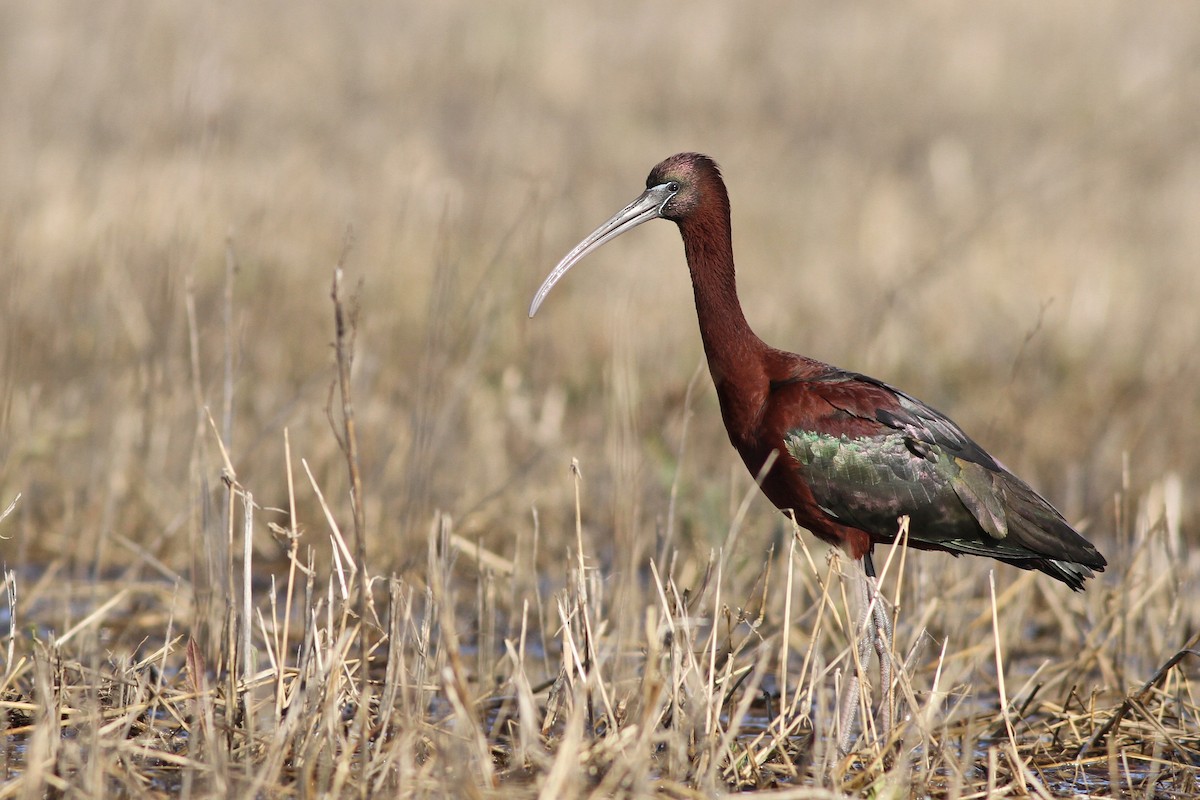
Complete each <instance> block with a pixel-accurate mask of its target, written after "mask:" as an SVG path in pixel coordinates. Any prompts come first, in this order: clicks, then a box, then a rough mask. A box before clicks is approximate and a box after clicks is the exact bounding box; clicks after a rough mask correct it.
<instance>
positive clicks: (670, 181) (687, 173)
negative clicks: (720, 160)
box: [529, 153, 729, 317]
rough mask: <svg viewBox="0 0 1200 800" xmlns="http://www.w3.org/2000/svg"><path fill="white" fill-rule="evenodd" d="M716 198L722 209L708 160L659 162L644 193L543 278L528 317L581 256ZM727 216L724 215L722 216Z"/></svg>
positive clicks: (687, 157) (679, 219) (680, 218)
mask: <svg viewBox="0 0 1200 800" xmlns="http://www.w3.org/2000/svg"><path fill="white" fill-rule="evenodd" d="M717 198H719V199H720V200H721V201H723V203H724V205H725V207H726V209H727V208H728V205H729V201H728V199H727V198H726V196H725V186H724V184H723V183H722V181H721V172H720V170H719V169H717V164H716V162H714V161H713V160H712V159H711V158H709V157H708V156H705V155H701V154H700V153H678V154H676V155H673V156H671V157H670V158H668V159H666V160H664V161H662V162H660V163H659V164H658V166H656V167H655V168H654V169H652V170H650V175H649V177H647V178H646V191H644V192H642V194H641V196H640V197H638V198H637V199H636V200H634V201H633V202H632V203H630V204H629V205H627V206H625V208H623V209H621V210H620V211H618V212H617V214H616V216H614V217H613V218H612V219H610V220H609V221H608V222H606V223H604V224H603V225H601V226H600V227H599V228H597V229H596V230H594V231H592V233H591V234H589V235H588V237H587V238H585V239H584V240H583V241H582V242H580V243H579V244H577V245H575V247H574V248H573V249H572V250H571V252H569V253H567V255H566V256H565V257H564V258H563V260H562V261H560V262H558V265H557V266H555V267H554V269H553V270H551V271H550V274H549V275H547V276H546V280H544V281H543V282H542V285H541V288H539V289H538V290H537V294H535V295H534V296H533V302H532V303H530V305H529V316H531V317H532V316H533V315H534V314H536V313H537V310H538V307H539V306H540V305H541V304H542V301H543V300H545V299H546V295H547V294H549V293H550V290H551V289H552V288H553V287H554V284H556V283H558V280H559V279H560V278H561V277H562V276H563V275H566V274H567V270H569V269H570V268H571V267H573V266H575V264H576V263H578V262H579V260H580V259H582V258H583V257H584V256H586V255H587V254H588V253H590V252H592V251H593V250H595V249H596V248H597V247H599V246H600V245H602V244H604V243H605V242H608V241H611V240H612V239H615V238H616V237H618V236H620V235H621V234H622V233H625V232H626V231H629V230H633V229H634V228H636V227H637V226H638V225H641V224H642V223H643V222H649V221H650V220H652V219H660V218H661V219H669V220H671V221H672V222H676V223H683V222H684V221H686V220H687V219H688V218H689V217H690V216H691V215H692V214H694V213H695V212H696V211H697V209H699V208H701V207H702V206H703V205H704V204H705V203H707V202H711V201H713V200H715V199H717ZM726 214H728V212H726Z"/></svg>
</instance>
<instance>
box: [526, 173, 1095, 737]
mask: <svg viewBox="0 0 1200 800" xmlns="http://www.w3.org/2000/svg"><path fill="white" fill-rule="evenodd" d="M658 218H662V219H669V220H671V221H672V222H674V223H675V224H676V225H678V226H679V232H680V234H681V235H682V237H683V248H684V252H685V253H686V255H687V263H688V269H689V270H690V272H691V275H692V287H693V289H694V291H695V297H696V315H697V317H698V318H699V321H700V337H701V339H702V340H703V341H704V352H705V355H706V356H707V357H708V368H709V371H710V372H711V373H712V379H713V383H714V384H716V388H717V397H718V399H719V400H720V405H721V417H722V418H723V419H724V421H725V429H726V430H727V431H728V433H729V440H730V442H732V443H733V446H734V448H736V449H737V451H738V453H739V454H740V455H741V457H742V460H743V461H744V462H745V463H746V467H747V468H748V469H749V470H750V473H751V474H752V475H755V476H760V473H761V472H762V470H763V467H764V466H768V467H769V468H768V469H767V472H766V474H765V475H762V476H760V480H761V484H760V485H761V487H762V491H763V494H765V495H766V496H767V497H768V498H769V499H770V500H771V502H772V503H774V504H775V505H776V506H777V507H778V508H779V509H780V510H782V511H784V512H785V513H791V514H793V515H795V519H796V521H797V522H798V523H800V525H802V526H803V527H805V528H807V529H808V530H810V531H812V533H814V534H815V535H816V536H817V537H819V538H820V539H822V540H824V541H826V542H829V543H831V544H836V545H839V546H840V547H841V548H842V549H843V550H845V551H846V552H847V553H848V554H849V555H850V557H851V558H853V559H856V560H859V561H861V563H862V566H863V570H864V572H865V574H866V576H867V577H866V579H865V580H862V579H861V578H860V581H859V585H860V586H861V587H862V591H863V595H864V605H863V608H864V612H863V613H864V618H863V624H862V627H861V630H862V631H863V634H862V638H861V639H860V642H859V655H860V663H862V662H865V661H866V660H867V658H869V654H870V648H871V647H872V645H874V647H875V649H876V651H877V653H878V656H879V663H880V672H881V676H880V677H881V683H882V685H883V691H884V692H885V693H886V692H887V691H889V687H890V682H891V680H890V656H889V653H890V650H891V641H890V640H891V625H890V620H889V618H888V614H887V612H886V610H885V609H884V607H883V604H882V602H881V600H880V598H879V597H878V594H877V584H876V580H875V565H874V563H873V562H872V560H871V551H872V548H873V547H874V546H875V545H876V544H888V543H891V542H893V541H895V539H896V536H897V533H898V530H899V524H898V523H899V520H900V518H901V517H903V516H907V517H908V519H909V529H908V544H909V545H910V546H911V547H914V548H917V549H920V550H942V551H945V552H948V553H952V554H954V555H956V556H957V555H961V554H964V553H966V554H969V555H976V556H991V557H992V558H995V559H997V560H999V561H1003V562H1006V563H1008V564H1012V565H1014V566H1017V567H1021V568H1022V569H1036V570H1040V571H1042V572H1044V573H1046V574H1047V575H1050V576H1052V577H1054V578H1057V579H1058V580H1060V581H1062V582H1063V583H1065V584H1067V585H1068V586H1070V587H1071V588H1072V589H1075V590H1081V589H1082V588H1083V581H1084V579H1085V578H1090V577H1092V572H1093V570H1096V571H1102V570H1103V569H1104V567H1105V566H1106V563H1107V562H1106V561H1105V560H1104V556H1102V555H1100V553H1099V552H1097V550H1096V548H1095V547H1093V546H1092V545H1091V543H1090V542H1088V541H1087V540H1085V539H1084V538H1083V537H1082V536H1080V535H1079V534H1078V533H1077V532H1076V531H1075V529H1074V528H1072V527H1071V525H1070V523H1068V522H1067V521H1066V520H1065V519H1064V518H1063V516H1062V514H1060V513H1059V512H1058V511H1057V510H1055V509H1054V507H1053V506H1051V505H1050V504H1049V503H1048V502H1046V501H1045V500H1044V499H1043V498H1042V497H1041V496H1040V495H1039V494H1038V493H1037V492H1035V491H1034V490H1033V489H1032V488H1030V487H1029V485H1028V484H1026V483H1025V482H1024V481H1022V480H1021V479H1020V478H1018V477H1017V476H1015V475H1013V474H1012V473H1011V472H1009V471H1008V470H1007V469H1005V467H1004V466H1003V465H1002V464H1001V463H1000V462H999V461H997V460H996V459H994V458H992V457H991V456H990V455H988V454H987V453H986V452H985V451H984V450H983V448H981V447H980V446H979V445H977V444H976V443H975V442H974V441H972V440H971V438H970V437H969V436H967V435H966V434H965V433H963V431H962V429H961V428H959V427H958V425H956V424H955V423H954V422H952V421H951V420H950V419H948V418H947V417H946V416H944V415H943V414H941V413H939V412H938V411H935V410H934V409H932V408H930V407H929V406H927V405H925V404H924V403H922V402H921V401H920V400H917V399H916V398H914V397H912V396H910V395H907V394H905V393H904V392H901V391H900V390H898V389H894V388H892V387H891V386H889V385H888V384H886V383H884V382H882V381H879V380H876V379H874V378H869V377H867V376H865V375H860V374H857V373H854V372H847V371H845V370H841V369H838V368H837V367H832V366H830V365H828V364H823V363H821V362H820V361H814V360H813V359H811V358H806V357H804V356H800V355H796V354H794V353H788V352H785V351H783V350H776V349H775V348H773V347H769V346H768V345H767V344H765V343H764V342H763V341H762V340H761V339H759V338H758V336H756V335H755V333H754V331H752V330H751V329H750V326H749V325H748V324H747V323H746V318H745V316H744V315H743V314H742V307H741V304H740V302H739V301H738V296H737V287H736V282H735V279H734V267H733V246H732V240H731V232H730V222H729V195H728V194H727V192H726V190H725V183H724V181H723V180H722V179H721V173H720V171H719V170H718V168H717V165H716V163H714V162H713V161H712V159H710V158H708V157H707V156H703V155H700V154H698V153H680V154H678V155H674V156H671V157H670V158H668V159H666V160H665V161H663V162H662V163H660V164H659V165H658V166H656V167H655V168H654V169H653V170H651V171H650V176H649V177H648V178H647V179H646V190H645V191H644V192H643V193H642V194H641V196H639V197H638V198H637V199H636V200H634V201H633V202H632V203H630V204H629V205H627V206H626V207H625V208H623V209H622V210H621V211H619V212H618V213H617V215H616V216H614V217H613V218H612V219H610V220H609V221H608V222H606V223H604V224H603V225H601V226H600V227H599V228H597V229H596V230H595V231H594V232H592V234H591V235H589V236H588V237H587V238H586V239H584V240H583V241H582V242H580V243H579V244H578V245H576V246H575V248H574V249H573V250H572V251H571V252H570V253H568V254H567V255H566V257H565V258H563V260H562V261H560V262H559V263H558V265H557V266H556V267H555V268H554V270H553V271H552V272H551V273H550V274H549V276H547V277H546V280H545V282H543V283H542V285H541V288H539V289H538V291H537V294H536V295H534V298H533V303H532V304H531V305H530V307H529V316H530V317H532V316H533V315H534V314H535V313H537V310H538V307H539V306H540V305H541V304H542V301H543V300H545V299H546V295H547V294H548V293H549V291H550V289H551V288H553V286H554V284H555V283H557V282H558V280H559V279H560V278H562V276H563V275H565V274H566V273H567V270H569V269H570V268H571V267H572V266H574V265H575V264H576V263H577V262H578V261H579V260H580V259H582V258H583V257H584V256H586V255H587V254H588V253H590V252H592V251H593V250H595V249H596V248H598V247H600V246H601V245H602V244H604V243H605V242H607V241H609V240H611V239H613V238H615V237H617V236H620V235H621V234H622V233H625V232H626V231H629V230H632V229H633V228H635V227H637V226H638V225H641V224H642V223H643V222H648V221H649V220H652V219H658ZM772 454H775V455H774V456H773V455H772ZM768 458H774V459H775V460H774V462H773V463H771V464H769V465H768V463H767V462H768ZM869 620H873V623H870V628H868V627H867V626H868V622H869ZM848 691H849V694H848V696H847V697H846V700H845V703H846V704H845V705H844V706H843V711H842V723H843V725H842V737H843V738H842V742H841V744H842V749H843V751H845V750H847V749H848V747H849V745H850V744H851V743H852V741H853V739H852V730H853V724H852V723H853V719H854V716H855V715H856V713H857V699H858V691H857V678H855V679H854V683H852V685H851V686H849V687H848ZM885 696H886V695H885ZM890 721H891V720H890V710H889V712H888V716H887V717H886V718H885V719H884V725H885V726H887V725H890Z"/></svg>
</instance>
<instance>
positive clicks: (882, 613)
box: [867, 577, 895, 739]
mask: <svg viewBox="0 0 1200 800" xmlns="http://www.w3.org/2000/svg"><path fill="white" fill-rule="evenodd" d="M867 580H868V581H869V582H870V584H871V598H872V599H871V604H872V607H873V609H872V612H871V619H872V622H871V642H872V643H873V644H874V645H875V655H876V656H878V657H879V685H880V693H881V695H882V696H881V698H880V707H879V713H878V714H877V715H876V716H875V724H876V725H877V726H878V727H879V733H880V735H881V736H882V737H883V738H884V739H887V737H888V735H889V734H890V733H891V732H892V722H893V720H894V716H895V707H894V703H895V698H894V697H893V692H892V618H891V615H890V614H888V612H887V604H886V603H885V601H884V599H883V595H882V594H880V592H879V583H878V581H876V579H875V578H874V577H868V578H867Z"/></svg>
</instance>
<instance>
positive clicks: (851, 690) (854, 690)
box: [838, 570, 874, 755]
mask: <svg viewBox="0 0 1200 800" xmlns="http://www.w3.org/2000/svg"><path fill="white" fill-rule="evenodd" d="M855 573H856V580H855V581H854V583H855V585H856V586H857V587H858V603H859V608H861V609H862V615H861V616H860V617H859V619H858V625H857V626H856V627H855V629H854V630H855V633H856V634H857V641H856V642H855V647H856V649H857V655H858V657H857V658H856V659H855V661H854V663H853V664H851V665H850V671H849V675H850V679H849V680H848V681H846V685H845V688H844V689H843V691H844V692H845V695H844V696H843V697H842V711H841V715H840V717H839V721H840V725H841V738H840V739H838V752H839V753H841V754H842V755H846V754H847V753H849V752H850V748H851V747H852V746H853V745H854V740H855V738H856V736H855V731H856V728H857V725H858V709H859V706H860V703H861V702H862V679H861V673H865V672H866V670H867V665H868V664H869V663H870V660H871V643H872V641H873V639H874V636H872V635H871V628H873V627H874V624H873V622H872V610H871V609H872V605H871V593H870V587H868V585H867V581H866V576H865V575H864V574H863V573H862V572H858V571H857V570H856V571H855ZM860 670H861V673H860Z"/></svg>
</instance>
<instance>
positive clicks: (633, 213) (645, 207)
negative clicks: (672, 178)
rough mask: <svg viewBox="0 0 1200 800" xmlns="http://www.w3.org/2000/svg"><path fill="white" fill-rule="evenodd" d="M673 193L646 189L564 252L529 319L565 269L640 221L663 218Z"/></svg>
mask: <svg viewBox="0 0 1200 800" xmlns="http://www.w3.org/2000/svg"><path fill="white" fill-rule="evenodd" d="M673 194H674V192H672V191H670V190H668V189H667V184H665V183H664V184H662V185H660V186H653V187H651V188H649V189H647V190H646V191H645V192H643V193H642V195H641V197H639V198H638V199H637V200H634V201H633V202H632V203H630V204H629V205H627V206H625V207H624V208H623V209H621V210H620V211H618V212H617V214H616V216H614V217H613V218H612V219H610V220H609V221H608V222H606V223H604V224H603V225H601V226H600V227H599V228H596V230H594V231H592V232H591V233H590V234H588V237H587V238H586V239H584V240H583V241H582V242H580V243H579V244H577V245H575V247H574V248H572V250H571V252H569V253H567V255H566V256H565V257H563V260H562V261H559V262H558V265H557V266H556V267H555V268H554V269H552V270H551V271H550V274H549V275H547V276H546V280H544V281H542V285H541V287H540V288H539V289H538V290H537V294H535V295H534V296H533V302H532V303H530V304H529V316H530V317H532V316H533V315H534V314H536V313H537V310H538V307H539V306H541V304H542V301H543V300H545V299H546V295H548V294H550V290H551V289H553V288H554V284H556V283H558V281H559V279H560V278H562V276H563V275H566V274H567V270H569V269H570V268H571V267H573V266H575V264H576V263H577V262H578V261H580V260H581V259H582V258H583V257H584V256H586V255H587V254H588V253H590V252H592V251H593V250H595V249H596V248H597V247H599V246H600V245H602V244H604V243H605V242H607V241H610V240H612V239H615V238H617V237H618V236H620V235H621V234H622V233H625V232H626V231H630V230H633V229H634V228H636V227H637V226H638V225H641V224H642V223H643V222H649V221H650V220H652V219H657V218H658V217H660V216H662V208H663V205H664V204H666V202H667V201H668V200H670V199H671V196H672V195H673Z"/></svg>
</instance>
